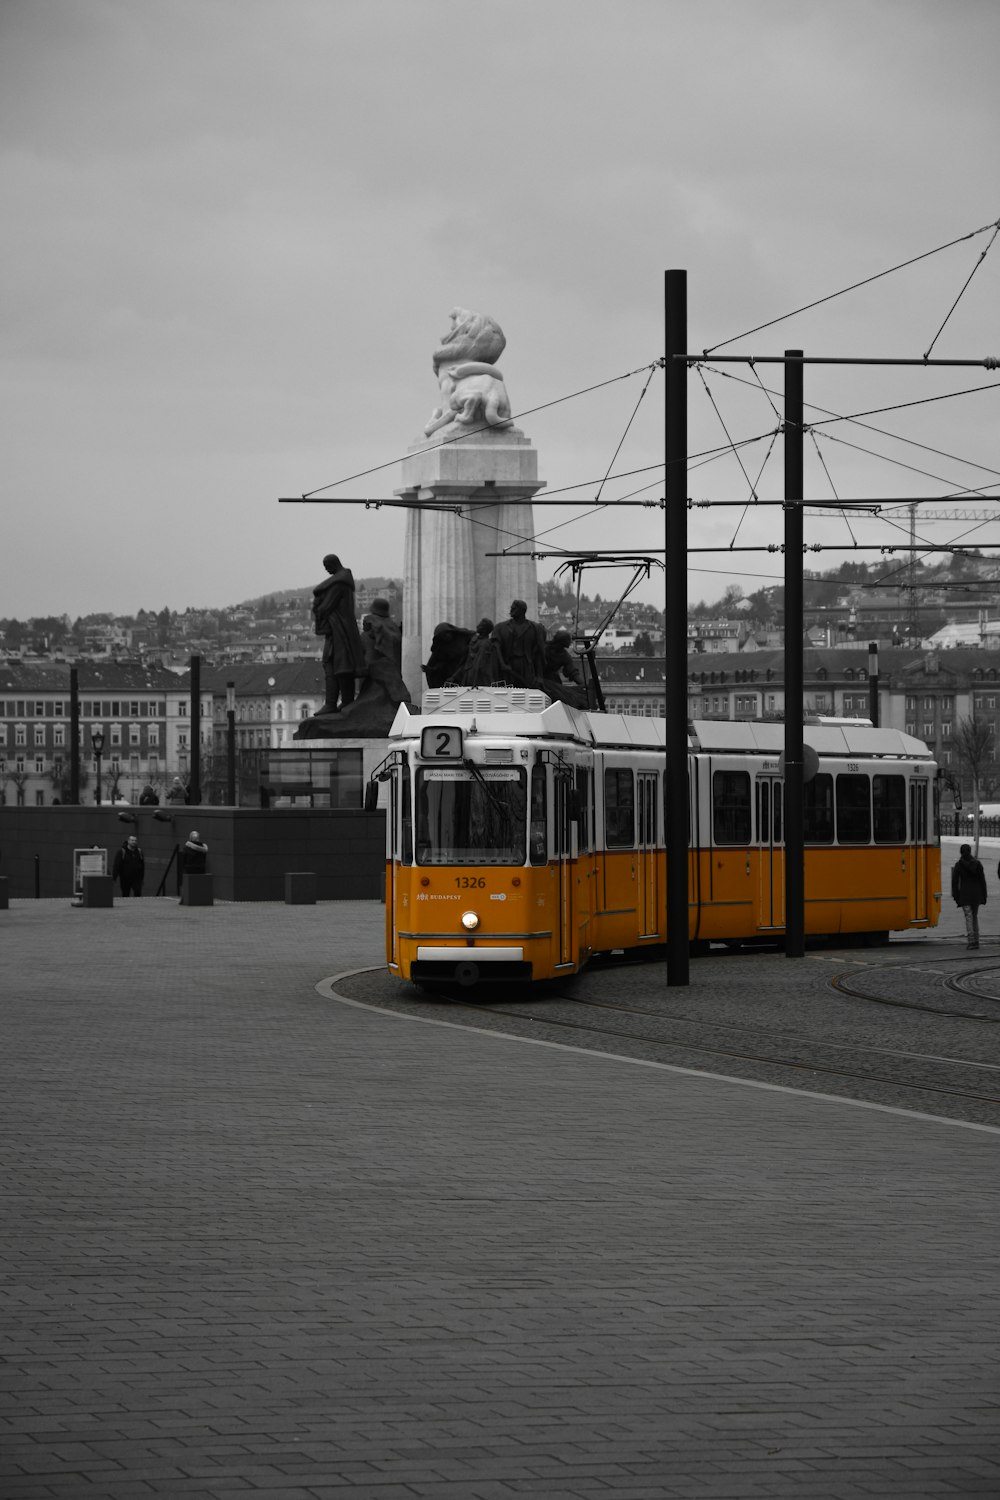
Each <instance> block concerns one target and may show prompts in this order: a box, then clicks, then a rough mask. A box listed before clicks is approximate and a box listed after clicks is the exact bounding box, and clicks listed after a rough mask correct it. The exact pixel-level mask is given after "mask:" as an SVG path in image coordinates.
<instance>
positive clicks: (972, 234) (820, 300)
mask: <svg viewBox="0 0 1000 1500" xmlns="http://www.w3.org/2000/svg"><path fill="white" fill-rule="evenodd" d="M997 228H1000V221H993V222H991V223H989V224H984V225H982V227H981V228H979V229H971V230H970V231H969V233H968V234H960V235H959V236H958V237H957V238H956V239H953V240H949V241H948V242H947V244H944V245H938V246H937V247H936V248H935V249H933V250H925V251H923V253H922V254H920V255H914V256H911V257H910V259H909V260H903V261H900V262H899V264H898V265H896V266H889V268H888V269H887V270H885V271H877V272H876V273H875V274H874V275H873V276H865V277H864V278H862V280H861V281H855V282H852V284H851V285H850V286H845V287H843V288H842V289H841V290H840V291H839V292H830V293H829V294H828V295H827V296H825V297H817V298H816V300H815V301H813V302H807V303H805V304H804V306H802V307H797V308H794V309H793V310H792V311H791V312H787V313H782V314H781V315H780V316H779V317H777V318H771V319H770V320H769V321H768V322H766V323H758V324H757V326H756V328H748V329H747V330H746V331H745V332H744V333H736V334H734V335H733V336H732V338H728V339H722V340H721V342H719V343H718V344H712V345H711V346H710V347H709V348H707V349H705V350H703V351H702V352H703V353H704V355H705V357H706V358H707V356H708V355H709V354H713V353H714V352H715V351H716V350H717V349H725V348H726V347H727V346H728V345H729V344H735V343H736V341H737V339H745V338H749V337H750V336H751V335H752V334H754V333H762V332H763V330H764V329H765V328H774V327H776V326H777V325H778V324H779V323H784V322H787V320H788V319H789V318H796V317H798V315H799V314H800V313H804V312H810V311H811V310H812V309H813V308H814V307H822V306H823V304H824V303H826V302H833V301H835V299H836V298H837V297H845V296H846V295H847V293H848V292H856V291H858V290H859V289H860V288H861V287H863V286H871V284H872V282H874V281H879V280H881V279H882V277H884V276H892V275H894V274H895V272H897V271H903V270H905V269H906V267H907V266H915V265H917V264H918V262H919V261H922V260H928V259H929V258H930V257H931V256H932V255H940V254H941V252H942V251H943V250H950V249H952V247H953V246H954V245H961V244H963V243H964V242H965V241H966V240H972V239H975V238H976V236H977V235H979V234H986V232H987V231H988V230H990V229H993V230H994V231H995V230H996V229H997ZM990 243H991V244H992V241H991V242H990ZM988 248H989V246H987V249H988Z"/></svg>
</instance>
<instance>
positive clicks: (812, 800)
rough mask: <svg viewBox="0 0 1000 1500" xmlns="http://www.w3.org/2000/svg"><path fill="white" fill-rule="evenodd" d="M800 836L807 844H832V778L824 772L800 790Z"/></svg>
mask: <svg viewBox="0 0 1000 1500" xmlns="http://www.w3.org/2000/svg"><path fill="white" fill-rule="evenodd" d="M802 836H803V839H804V840H805V842H806V843H807V844H832V843H833V777H832V776H830V775H828V774H827V773H826V772H825V771H824V772H821V773H820V774H819V775H818V776H814V777H813V779H812V781H807V782H806V784H805V786H804V787H803V788H802Z"/></svg>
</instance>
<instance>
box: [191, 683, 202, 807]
mask: <svg viewBox="0 0 1000 1500" xmlns="http://www.w3.org/2000/svg"><path fill="white" fill-rule="evenodd" d="M188 801H189V802H190V804H191V806H192V807H197V806H198V804H199V803H200V802H201V657H200V656H192V658H191V775H190V776H189V777H188Z"/></svg>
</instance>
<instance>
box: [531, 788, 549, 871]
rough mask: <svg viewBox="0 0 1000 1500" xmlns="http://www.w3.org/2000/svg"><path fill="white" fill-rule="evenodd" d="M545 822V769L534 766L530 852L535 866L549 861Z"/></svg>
mask: <svg viewBox="0 0 1000 1500" xmlns="http://www.w3.org/2000/svg"><path fill="white" fill-rule="evenodd" d="M545 821H546V819H545V767H544V766H532V768H531V814H530V818H529V822H530V829H529V835H528V852H529V857H530V859H531V863H532V864H533V865H544V864H545V863H546V862H547V859H548V847H547V844H546V835H545Z"/></svg>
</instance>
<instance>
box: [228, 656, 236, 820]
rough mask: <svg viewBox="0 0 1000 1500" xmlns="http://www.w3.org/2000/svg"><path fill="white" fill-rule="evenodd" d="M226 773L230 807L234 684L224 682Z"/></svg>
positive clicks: (233, 777) (233, 792) (233, 779)
mask: <svg viewBox="0 0 1000 1500" xmlns="http://www.w3.org/2000/svg"><path fill="white" fill-rule="evenodd" d="M226 774H227V778H228V789H227V797H228V801H229V806H230V807H235V806H236V684H235V682H227V683H226Z"/></svg>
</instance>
